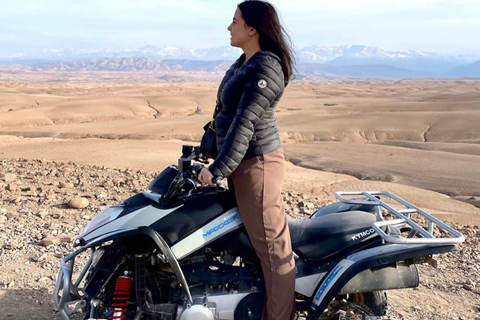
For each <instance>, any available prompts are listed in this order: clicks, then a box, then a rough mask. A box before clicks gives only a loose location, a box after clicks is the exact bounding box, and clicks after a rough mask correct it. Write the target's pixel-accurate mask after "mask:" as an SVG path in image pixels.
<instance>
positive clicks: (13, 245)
mask: <svg viewBox="0 0 480 320" xmlns="http://www.w3.org/2000/svg"><path fill="white" fill-rule="evenodd" d="M4 247H5V249H12V250H13V249H17V248H19V247H20V245H19V244H18V242H16V241H10V242H8V243H6V244H5V246H4Z"/></svg>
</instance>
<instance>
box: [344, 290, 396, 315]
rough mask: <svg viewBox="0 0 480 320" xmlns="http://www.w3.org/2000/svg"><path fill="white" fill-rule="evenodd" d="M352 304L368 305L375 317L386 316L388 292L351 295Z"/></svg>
mask: <svg viewBox="0 0 480 320" xmlns="http://www.w3.org/2000/svg"><path fill="white" fill-rule="evenodd" d="M348 300H349V301H350V302H353V303H357V304H363V305H366V306H367V307H368V308H369V309H370V310H372V312H373V314H374V315H375V316H378V317H379V316H384V315H385V314H386V312H387V302H388V301H387V292H386V291H385V290H380V291H372V292H363V293H355V294H351V295H350V297H349V299H348Z"/></svg>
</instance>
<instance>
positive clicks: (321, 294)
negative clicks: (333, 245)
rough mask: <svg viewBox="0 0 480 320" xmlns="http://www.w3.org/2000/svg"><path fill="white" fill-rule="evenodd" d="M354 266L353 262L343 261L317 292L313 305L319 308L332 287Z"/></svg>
mask: <svg viewBox="0 0 480 320" xmlns="http://www.w3.org/2000/svg"><path fill="white" fill-rule="evenodd" d="M352 264H354V262H353V261H351V260H347V259H343V260H342V261H340V262H339V263H338V264H337V265H336V267H335V268H333V270H332V271H331V272H330V274H329V275H328V276H327V278H326V279H325V280H324V281H323V283H322V285H321V286H320V288H319V289H318V291H317V294H316V295H315V298H314V299H313V301H312V304H313V305H316V306H319V305H320V301H322V300H323V299H324V298H325V296H326V295H327V294H328V292H329V291H330V290H331V289H332V286H334V285H335V283H337V281H338V279H340V277H342V275H343V274H344V273H345V271H347V270H348V268H350V266H351V265H352Z"/></svg>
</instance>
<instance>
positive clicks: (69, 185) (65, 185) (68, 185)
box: [59, 182, 73, 189]
mask: <svg viewBox="0 0 480 320" xmlns="http://www.w3.org/2000/svg"><path fill="white" fill-rule="evenodd" d="M59 187H60V188H64V189H72V188H73V183H71V182H60V184H59Z"/></svg>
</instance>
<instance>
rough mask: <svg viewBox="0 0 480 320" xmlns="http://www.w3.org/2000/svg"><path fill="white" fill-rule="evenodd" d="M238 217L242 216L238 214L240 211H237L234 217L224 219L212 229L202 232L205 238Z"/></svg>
mask: <svg viewBox="0 0 480 320" xmlns="http://www.w3.org/2000/svg"><path fill="white" fill-rule="evenodd" d="M238 218H240V216H239V215H238V213H236V214H235V215H234V216H233V217H231V218H228V219H227V220H225V221H223V222H222V223H220V224H219V225H217V226H215V227H213V228H212V229H210V230H208V231H207V232H206V233H204V234H202V237H203V238H204V239H205V238H206V237H208V236H209V235H211V234H212V233H214V232H217V231H218V230H220V229H222V228H223V227H226V226H228V225H229V224H230V223H232V222H233V221H235V220H237V219H238Z"/></svg>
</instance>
